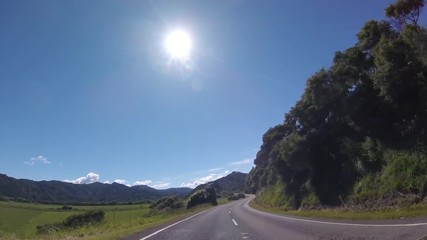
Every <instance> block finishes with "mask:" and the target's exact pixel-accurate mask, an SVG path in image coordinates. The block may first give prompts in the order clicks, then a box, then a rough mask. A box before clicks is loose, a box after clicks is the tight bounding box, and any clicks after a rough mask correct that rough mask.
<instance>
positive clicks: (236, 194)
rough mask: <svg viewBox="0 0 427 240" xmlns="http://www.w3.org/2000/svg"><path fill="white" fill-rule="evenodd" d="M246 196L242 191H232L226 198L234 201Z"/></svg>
mask: <svg viewBox="0 0 427 240" xmlns="http://www.w3.org/2000/svg"><path fill="white" fill-rule="evenodd" d="M245 197H246V196H245V194H244V193H234V194H232V195H230V196H229V197H228V198H227V200H228V201H236V200H239V199H243V198H245Z"/></svg>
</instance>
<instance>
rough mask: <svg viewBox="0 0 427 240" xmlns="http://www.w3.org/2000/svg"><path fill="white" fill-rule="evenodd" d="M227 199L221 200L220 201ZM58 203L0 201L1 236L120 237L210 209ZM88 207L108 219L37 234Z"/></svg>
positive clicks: (6, 238) (225, 201)
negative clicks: (159, 209) (67, 207)
mask: <svg viewBox="0 0 427 240" xmlns="http://www.w3.org/2000/svg"><path fill="white" fill-rule="evenodd" d="M227 202H228V201H227V199H218V203H219V204H225V203H227ZM61 207H62V206H59V205H45V204H32V203H17V202H1V201H0V213H1V214H0V239H2V240H11V239H48V240H49V239H69V240H71V239H72V240H75V239H78V240H80V239H82V240H83V239H84V240H86V239H90V240H97V239H103V240H104V239H107V240H108V239H117V238H119V237H123V236H127V235H131V234H133V233H136V232H140V231H143V230H145V229H147V228H150V227H154V226H157V225H160V224H164V223H168V222H172V221H174V220H177V219H180V218H184V217H186V216H188V215H190V214H194V213H196V212H200V211H203V210H206V209H208V208H210V207H211V206H210V205H201V206H198V207H195V208H193V209H191V210H187V209H185V208H180V209H178V210H174V211H168V212H165V213H160V214H155V215H152V214H150V210H151V209H150V208H149V204H140V205H115V206H71V207H72V209H71V210H67V211H64V210H61ZM88 210H103V211H104V212H105V219H104V221H103V222H102V223H101V224H95V225H89V226H84V227H82V228H78V229H75V230H69V231H59V232H55V233H51V234H48V235H39V234H37V231H36V227H37V226H39V225H44V224H52V223H57V222H60V221H63V220H64V219H65V218H67V217H68V216H71V215H74V214H80V213H84V212H85V211H88Z"/></svg>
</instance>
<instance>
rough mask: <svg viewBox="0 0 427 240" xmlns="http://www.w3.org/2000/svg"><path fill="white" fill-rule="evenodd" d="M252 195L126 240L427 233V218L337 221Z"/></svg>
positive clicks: (414, 236)
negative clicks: (266, 206)
mask: <svg viewBox="0 0 427 240" xmlns="http://www.w3.org/2000/svg"><path fill="white" fill-rule="evenodd" d="M252 199H253V196H252V197H249V198H246V199H243V200H239V201H236V202H232V203H230V204H226V205H221V206H217V207H214V208H212V209H209V210H207V211H204V212H202V213H199V214H196V215H193V216H191V217H189V218H186V219H183V220H180V221H178V222H175V223H174V224H170V225H167V226H162V227H159V228H156V229H150V230H147V231H144V232H142V233H139V234H137V235H134V236H131V237H127V238H125V239H126V240H165V239H174V240H198V239H203V240H207V239H212V240H220V239H224V240H233V239H236V240H237V239H239V240H241V239H245V240H255V239H257V240H270V239H271V240H278V239H286V240H293V239H298V240H300V239H348V240H350V239H352V240H353V239H399V240H400V239H408V240H418V239H421V238H422V237H423V236H426V235H427V221H426V220H427V219H426V218H411V219H402V220H382V221H371V220H370V221H349V220H347V221H338V220H324V219H322V220H318V219H312V218H300V217H290V216H285V215H276V214H271V213H265V212H262V211H258V210H255V209H253V208H251V207H249V205H248V203H249V201H250V200H252Z"/></svg>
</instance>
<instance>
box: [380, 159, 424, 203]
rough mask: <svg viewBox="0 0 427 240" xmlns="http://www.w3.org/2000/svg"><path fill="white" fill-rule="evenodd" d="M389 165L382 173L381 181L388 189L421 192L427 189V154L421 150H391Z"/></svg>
mask: <svg viewBox="0 0 427 240" xmlns="http://www.w3.org/2000/svg"><path fill="white" fill-rule="evenodd" d="M385 157H386V159H387V161H388V164H387V166H386V167H385V168H384V171H383V173H382V175H381V182H382V183H383V184H385V183H387V184H385V185H383V186H387V187H388V189H387V190H388V191H390V192H394V191H398V192H401V193H415V194H420V197H421V199H422V198H423V197H424V196H425V195H426V191H427V154H425V153H420V152H400V151H398V152H396V151H389V152H387V154H386V156H385Z"/></svg>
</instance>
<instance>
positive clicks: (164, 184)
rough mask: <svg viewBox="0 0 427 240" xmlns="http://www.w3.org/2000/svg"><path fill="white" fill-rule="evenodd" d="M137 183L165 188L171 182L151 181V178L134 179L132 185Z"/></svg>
mask: <svg viewBox="0 0 427 240" xmlns="http://www.w3.org/2000/svg"><path fill="white" fill-rule="evenodd" d="M138 185H145V186H149V187H152V188H155V189H166V188H169V187H170V185H171V184H170V183H165V182H153V181H151V180H142V181H136V182H135V183H134V184H133V186H138Z"/></svg>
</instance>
